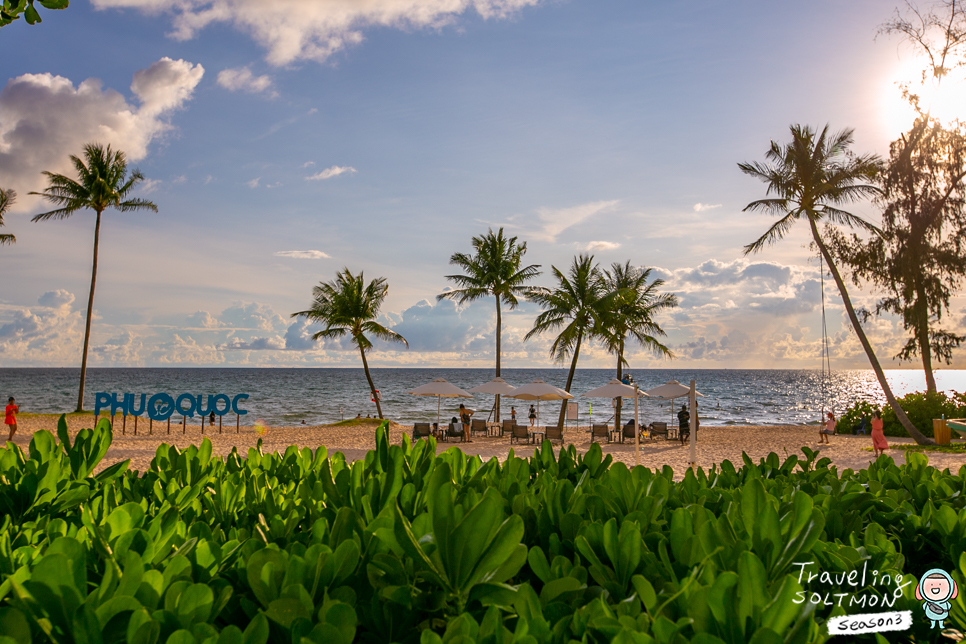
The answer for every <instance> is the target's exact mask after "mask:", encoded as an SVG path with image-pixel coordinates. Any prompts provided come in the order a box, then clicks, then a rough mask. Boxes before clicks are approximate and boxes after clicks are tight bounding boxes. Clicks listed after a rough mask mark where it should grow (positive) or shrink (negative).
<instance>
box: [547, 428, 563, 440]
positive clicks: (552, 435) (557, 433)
mask: <svg viewBox="0 0 966 644" xmlns="http://www.w3.org/2000/svg"><path fill="white" fill-rule="evenodd" d="M546 430H547V434H546V439H547V440H548V441H560V444H561V445H563V442H564V437H563V428H562V427H551V426H550V425H547V427H546Z"/></svg>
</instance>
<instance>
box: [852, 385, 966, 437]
mask: <svg viewBox="0 0 966 644" xmlns="http://www.w3.org/2000/svg"><path fill="white" fill-rule="evenodd" d="M898 401H899V406H900V407H902V409H903V411H905V412H906V416H908V417H909V420H910V421H912V424H913V425H914V426H915V427H916V429H918V430H919V431H920V432H922V433H923V434H925V435H926V436H928V437H930V438H932V421H933V419H934V418H942V417H943V416H945V417H946V418H963V417H966V393H954V394H953V395H952V396H947V395H946V393H944V392H942V391H940V392H935V393H927V392H923V391H919V392H913V393H910V394H906V395H905V396H903V397H902V398H899V399H898ZM877 409H878V410H880V411H881V412H882V431H883V433H884V434H885V435H886V436H908V435H909V434H908V432H906V430H905V428H904V427H903V426H902V425H901V424H900V423H899V419H898V418H896V413H895V412H894V411H893V410H892V407H891V406H889V405H883V406H882V407H881V408H880V407H878V406H876V405H873V404H872V403H870V402H868V401H865V400H860V401H857V402H855V403H853V404H852V405H850V406H849V407H848V408H847V409H846V410H845V412H844V413H843V414H842V417H841V418H840V419H839V421H838V424H837V425H836V429H837V431H839V432H841V433H847V434H851V433H852V427H854V426H855V425H857V424H858V423H859V422H860V421H861V419H862V418H866V419H868V420H869V421H871V420H872V414H873V412H875V411H876V410H877ZM870 429H871V426H870V425H869V424H867V425H866V432H868V431H870ZM954 435H955V433H954Z"/></svg>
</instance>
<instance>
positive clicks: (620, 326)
mask: <svg viewBox="0 0 966 644" xmlns="http://www.w3.org/2000/svg"><path fill="white" fill-rule="evenodd" d="M650 277H651V269H650V268H637V267H634V266H631V263H630V261H627V262H625V263H624V264H617V263H615V264H612V265H611V269H610V270H605V271H604V288H605V289H606V291H607V292H608V293H610V294H611V295H612V296H613V297H614V301H613V302H612V303H611V305H610V306H608V307H606V309H605V310H604V311H603V312H602V313H603V314H602V315H601V316H600V320H599V324H598V326H597V328H596V329H595V330H594V336H595V337H596V338H597V339H598V340H600V341H602V342H603V343H604V346H606V347H607V350H608V351H610V352H611V353H613V354H614V355H616V356H617V379H618V380H620V379H621V377H622V376H623V368H624V365H626V364H627V360H626V359H625V358H624V349H625V348H626V346H627V341H628V340H637V342H638V343H639V344H640V345H641V346H642V347H644V348H645V349H648V350H650V351H652V352H654V353H656V354H657V355H659V356H663V357H665V358H673V357H674V353H672V352H671V350H670V349H668V348H667V347H666V346H665V345H663V344H661V342H659V341H658V339H657V337H663V336H665V335H667V334H666V333H665V332H664V329H662V328H661V326H660V325H659V324H658V323H657V322H655V321H654V316H655V315H656V314H657V313H658V312H660V311H662V310H664V309H670V308H674V307H675V306H677V305H678V298H677V296H676V295H674V294H673V293H661V292H660V291H659V289H660V288H661V287H662V286H664V280H662V279H655V280H654V281H652V282H650V283H648V279H650ZM616 402H617V407H616V409H615V411H614V423H615V427H620V424H621V399H620V398H618V399H617V401H616Z"/></svg>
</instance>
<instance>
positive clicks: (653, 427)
mask: <svg viewBox="0 0 966 644" xmlns="http://www.w3.org/2000/svg"><path fill="white" fill-rule="evenodd" d="M649 429H650V432H651V436H663V437H664V440H667V438H668V435H667V423H651V424H650V426H649Z"/></svg>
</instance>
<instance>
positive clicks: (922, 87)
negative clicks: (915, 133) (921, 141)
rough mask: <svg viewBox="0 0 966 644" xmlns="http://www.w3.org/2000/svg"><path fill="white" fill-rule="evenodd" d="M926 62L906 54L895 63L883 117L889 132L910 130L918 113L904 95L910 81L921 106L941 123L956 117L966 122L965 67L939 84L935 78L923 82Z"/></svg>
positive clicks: (887, 90)
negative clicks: (904, 86)
mask: <svg viewBox="0 0 966 644" xmlns="http://www.w3.org/2000/svg"><path fill="white" fill-rule="evenodd" d="M925 67H926V63H925V61H924V59H922V58H914V57H912V56H906V57H904V58H903V59H902V60H901V61H899V63H898V64H897V65H896V69H895V72H894V73H893V75H892V78H891V79H890V80H889V82H888V84H887V86H886V87H885V91H884V94H885V96H884V100H883V102H882V105H883V107H884V110H883V111H884V119H885V122H886V123H885V124H886V127H887V128H888V130H889V133H890V135H893V136H898V135H899V134H901V133H902V132H905V131H907V130H908V129H909V128H910V127H911V126H912V123H913V121H914V120H915V118H916V112H915V110H913V108H912V106H911V105H909V102H908V101H907V100H906V99H905V98H903V96H902V90H901V84H902V83H908V88H909V92H910V93H911V94H916V95H917V96H919V105H920V106H921V107H922V109H923V110H924V111H928V112H929V113H930V114H931V115H932V116H933V117H935V118H937V119H939V121H940V122H942V123H945V124H948V123H950V122H951V121H954V120H956V119H961V120H964V121H966V78H964V74H963V73H962V70H956V71H955V72H953V73H952V74H949V75H947V76H946V77H945V78H943V80H942V82H941V83H939V84H937V83H936V82H935V80H933V79H932V78H926V82H925V83H923V82H922V70H923V69H925Z"/></svg>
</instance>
